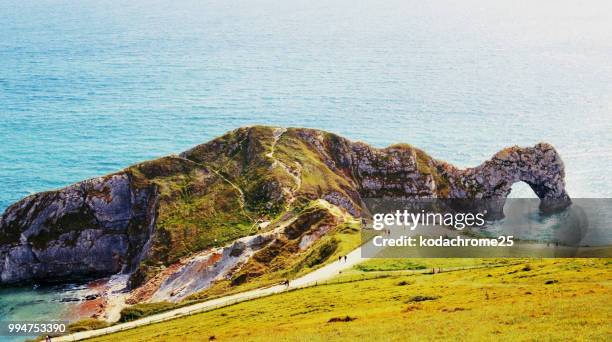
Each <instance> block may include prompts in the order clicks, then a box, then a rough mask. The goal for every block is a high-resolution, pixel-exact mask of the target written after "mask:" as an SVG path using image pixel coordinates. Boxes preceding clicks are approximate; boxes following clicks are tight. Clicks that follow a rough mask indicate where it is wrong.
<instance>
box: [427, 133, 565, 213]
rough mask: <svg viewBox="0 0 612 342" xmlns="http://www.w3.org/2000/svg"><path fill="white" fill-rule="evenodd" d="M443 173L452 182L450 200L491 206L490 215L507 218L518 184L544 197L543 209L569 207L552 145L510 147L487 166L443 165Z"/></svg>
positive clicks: (562, 177) (561, 174) (562, 176)
mask: <svg viewBox="0 0 612 342" xmlns="http://www.w3.org/2000/svg"><path fill="white" fill-rule="evenodd" d="M438 168H439V170H441V174H442V175H443V177H444V178H446V179H447V180H448V183H449V192H448V198H467V199H475V200H478V201H475V203H483V204H485V205H487V209H488V211H489V214H490V215H489V216H490V217H493V218H500V217H503V206H504V203H505V199H506V197H508V195H509V194H510V190H511V187H512V185H513V184H514V183H517V182H525V183H527V184H528V185H529V186H530V187H531V189H532V190H533V192H534V193H535V194H536V195H537V196H538V197H539V198H540V209H541V210H542V211H544V212H554V211H557V210H560V209H563V208H565V207H567V206H568V205H569V204H570V202H571V201H570V198H569V196H568V194H567V192H566V191H565V170H564V166H563V161H562V160H561V157H560V156H559V154H558V153H557V151H556V150H555V149H554V147H552V146H551V145H550V144H546V143H539V144H537V145H535V146H534V147H518V146H514V147H510V148H506V149H504V150H502V151H500V152H498V153H496V154H495V155H494V156H493V157H492V158H491V159H490V160H488V161H486V162H484V163H483V164H481V165H479V166H477V167H475V168H469V169H465V170H458V169H457V168H455V167H453V166H450V165H449V164H447V163H440V164H439V165H438Z"/></svg>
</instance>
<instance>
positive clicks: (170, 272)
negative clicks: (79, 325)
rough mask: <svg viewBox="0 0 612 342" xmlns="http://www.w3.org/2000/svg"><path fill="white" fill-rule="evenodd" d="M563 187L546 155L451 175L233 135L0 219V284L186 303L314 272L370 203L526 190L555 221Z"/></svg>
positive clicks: (552, 158) (297, 141) (340, 146)
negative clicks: (71, 286)
mask: <svg viewBox="0 0 612 342" xmlns="http://www.w3.org/2000/svg"><path fill="white" fill-rule="evenodd" d="M564 176H565V175H564V167H563V162H562V160H561V158H560V156H559V155H558V153H557V152H556V151H555V149H554V148H553V147H552V146H551V145H549V144H546V143H539V144H537V145H535V146H533V147H517V146H515V147H509V148H506V149H504V150H502V151H500V152H498V153H496V154H495V155H494V156H492V157H491V158H490V159H489V160H487V161H485V162H484V163H482V164H481V165H479V166H477V167H473V168H468V169H459V168H456V167H454V166H452V165H450V164H448V163H446V162H443V161H440V160H436V159H434V158H432V157H430V156H429V155H428V154H426V153H425V152H424V151H422V150H420V149H418V148H415V147H412V146H410V145H407V144H398V145H393V146H389V147H387V148H382V149H379V148H374V147H371V146H369V145H367V144H364V143H361V142H353V141H350V140H348V139H345V138H342V137H340V136H337V135H335V134H331V133H328V132H324V131H320V130H314V129H302V128H287V129H284V128H275V127H263V126H257V127H246V128H239V129H236V130H234V131H232V132H229V133H227V134H225V135H223V136H221V137H219V138H217V139H214V140H212V141H210V142H208V143H205V144H202V145H199V146H196V147H194V148H192V149H190V150H188V151H185V152H183V153H181V154H179V155H172V156H167V157H163V158H160V159H156V160H152V161H147V162H143V163H140V164H137V165H134V166H131V167H128V168H126V169H124V170H122V171H119V172H117V173H114V174H111V175H107V176H104V177H100V178H94V179H90V180H87V181H83V182H80V183H77V184H74V185H71V186H68V187H66V188H64V189H60V190H56V191H49V192H44V193H39V194H35V195H32V196H29V197H26V198H24V199H23V200H21V201H19V202H17V203H15V204H13V205H12V206H10V207H9V208H8V209H7V210H6V211H5V212H4V214H3V215H2V218H1V220H0V284H20V283H22V284H23V283H34V282H43V281H44V282H49V281H53V282H63V281H67V280H70V279H79V278H89V279H91V278H102V277H109V276H112V275H116V274H123V275H125V277H124V278H125V279H126V282H127V283H126V284H125V286H126V287H127V290H129V291H130V292H129V298H128V299H127V301H128V303H138V302H143V301H162V300H170V301H180V300H183V299H185V298H188V297H189V296H193V295H194V294H197V293H199V292H201V291H204V290H206V289H209V288H211V287H213V286H214V285H215V284H218V283H223V284H225V286H227V287H232V286H240V285H242V284H245V283H248V282H249V281H253V280H254V279H260V278H265V279H268V280H273V279H280V278H281V277H288V276H290V275H291V274H292V273H299V272H302V271H303V270H305V269H309V268H312V267H316V265H317V264H319V263H321V262H323V261H325V260H326V259H327V258H329V257H330V256H331V255H333V254H334V252H335V251H336V250H337V248H339V247H338V246H339V243H340V242H339V238H338V235H337V234H349V233H355V232H357V231H359V224H360V220H359V216H360V215H361V213H362V211H363V201H362V200H363V199H364V198H385V197H390V198H460V199H497V200H498V202H499V207H498V208H497V209H496V210H502V209H503V202H504V200H505V198H506V197H507V196H508V194H509V193H510V190H511V186H512V185H513V184H514V183H516V182H520V181H522V182H525V183H527V184H528V185H529V186H530V187H531V188H532V189H533V191H534V192H535V194H536V195H537V196H538V197H539V198H540V199H541V209H542V210H545V211H550V210H557V209H560V208H562V207H564V206H566V205H568V204H569V202H570V200H569V196H568V195H567V193H566V191H565V184H564ZM270 274H274V275H276V278H274V277H273V276H270Z"/></svg>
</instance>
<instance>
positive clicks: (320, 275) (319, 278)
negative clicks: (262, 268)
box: [53, 247, 367, 341]
mask: <svg viewBox="0 0 612 342" xmlns="http://www.w3.org/2000/svg"><path fill="white" fill-rule="evenodd" d="M364 260H367V258H362V257H361V247H359V248H357V249H355V250H354V251H352V252H351V253H349V254H347V256H346V261H345V260H344V258H342V260H341V261H338V260H336V261H334V262H332V263H331V264H328V265H326V266H323V267H321V268H319V269H318V270H316V271H313V272H311V273H308V274H306V275H304V276H303V277H300V278H297V279H294V280H291V281H290V282H289V286H286V285H275V286H271V287H266V288H261V289H256V290H251V291H246V292H241V293H237V294H233V295H229V296H225V297H221V298H217V299H211V300H208V301H205V302H201V303H197V304H193V305H189V306H185V307H182V308H178V309H174V310H170V311H166V312H163V313H160V314H156V315H152V316H148V317H145V318H142V319H138V320H135V321H131V322H127V323H120V324H116V325H113V326H110V327H107V328H103V329H98V330H90V331H82V332H78V333H74V334H70V335H65V336H61V337H56V338H54V339H53V341H78V340H82V339H86V338H92V337H96V336H101V335H106V334H110V333H114V332H119V331H123V330H128V329H132V328H136V327H139V326H143V325H148V324H152V323H157V322H163V321H167V320H170V319H174V318H177V317H181V316H186V315H190V314H194V313H199V312H204V311H209V310H212V309H216V308H220V307H223V306H227V305H231V304H235V303H239V302H243V301H246V300H250V299H255V298H260V297H264V296H268V295H271V294H276V293H281V292H285V291H288V290H291V289H296V288H302V287H309V286H314V285H317V284H318V283H323V282H325V281H327V280H329V279H331V278H333V277H335V276H337V275H339V274H340V273H341V272H342V271H343V270H347V269H350V268H351V267H353V266H355V265H357V264H359V263H361V262H363V261H364Z"/></svg>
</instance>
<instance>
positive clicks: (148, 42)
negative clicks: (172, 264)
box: [0, 0, 612, 320]
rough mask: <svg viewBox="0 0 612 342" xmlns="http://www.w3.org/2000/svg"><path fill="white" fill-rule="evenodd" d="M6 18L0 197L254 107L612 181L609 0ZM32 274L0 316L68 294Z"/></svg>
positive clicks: (14, 13) (224, 6) (362, 2)
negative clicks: (533, 153)
mask: <svg viewBox="0 0 612 342" xmlns="http://www.w3.org/2000/svg"><path fill="white" fill-rule="evenodd" d="M0 23H1V24H0V189H1V191H0V212H1V211H3V210H4V209H5V208H6V207H8V206H9V205H10V204H11V203H13V202H15V201H17V200H19V199H20V198H22V197H24V196H27V195H29V194H33V193H36V192H39V191H44V190H50V189H56V188H60V187H63V186H66V185H68V184H71V183H74V182H77V181H79V180H82V179H86V178H90V177H94V176H99V175H104V174H107V173H109V172H113V171H116V170H119V169H122V168H124V167H126V166H128V165H131V164H134V163H137V162H140V161H143V160H147V159H151V158H156V157H160V156H164V155H168V154H171V153H178V152H181V151H183V150H186V149H188V148H190V147H192V146H194V145H196V144H200V143H203V142H206V141H208V140H210V139H212V138H214V137H217V136H219V135H221V134H223V133H224V132H226V131H229V130H232V129H234V128H237V127H241V126H247V125H256V124H263V125H275V126H294V127H312V128H319V129H323V130H327V131H330V132H334V133H337V134H340V135H343V136H346V137H348V138H351V139H354V140H360V141H364V142H367V143H369V144H372V145H374V146H378V147H384V146H387V145H389V144H393V143H398V142H406V143H410V144H412V145H415V146H418V147H420V148H422V149H424V150H425V151H427V152H428V153H429V154H431V155H432V156H434V157H435V158H438V159H444V160H447V161H449V162H451V163H453V164H455V165H458V166H460V167H471V166H476V165H478V164H480V163H481V162H483V161H484V160H486V159H487V158H489V157H490V156H491V155H493V154H494V153H495V152H497V151H499V150H500V149H502V148H504V147H507V146H513V145H520V146H530V145H534V144H535V143H537V142H540V141H544V142H549V143H551V144H553V145H554V146H555V147H556V149H557V150H558V151H559V153H560V155H561V156H562V158H563V160H564V163H565V167H566V181H567V190H568V192H569V194H570V196H572V197H582V198H608V197H612V172H609V171H610V170H611V169H612V63H611V62H610V61H611V60H612V59H611V56H612V3H610V2H608V1H597V0H594V1H589V2H588V3H584V2H581V1H567V0H541V1H526V0H498V1H487V0H463V1H451V0H432V1H416V0H389V1H374V0H350V1H349V0H331V1H306V0H289V1H268V0H248V1H247V0H244V1H243V0H222V1H221V0H218V1H207V0H203V1H195V0H183V1H161V0H147V1H144V0H132V1H119V0H108V1H94V0H81V1H74V0H71V1H68V0H0ZM512 195H513V196H521V197H533V193H532V191H531V190H530V189H529V188H528V187H527V186H526V185H525V184H517V185H516V186H515V187H514V188H513V193H512ZM24 291H26V290H24V289H23V288H21V289H15V290H14V291H13V292H12V293H14V294H11V291H8V290H2V292H0V308H5V307H8V306H12V307H13V309H12V311H7V310H2V311H0V320H6V319H10V318H11V317H22V315H21V314H18V313H19V312H30V311H32V310H33V309H32V308H33V307H32V305H38V306H37V308H39V310H42V311H44V312H46V315H47V316H49V317H51V316H54V315H60V312H61V311H62V310H64V307H63V304H61V305H60V304H59V303H61V302H58V301H53V300H49V301H45V302H44V305H42V306H41V303H40V302H37V303H34V304H32V301H38V300H39V299H42V300H44V299H45V298H50V297H53V296H52V295H49V293H47V292H45V291H48V290H47V289H40V288H36V289H34V288H30V289H28V290H27V291H30V293H31V294H30V295H24V293H25V292H24ZM41 291H42V292H41ZM43 292H44V293H43ZM15 298H22V299H21V300H20V299H15ZM34 311H35V310H34ZM49 312H55V314H51V313H49Z"/></svg>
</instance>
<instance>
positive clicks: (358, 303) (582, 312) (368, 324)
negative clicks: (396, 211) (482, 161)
mask: <svg viewBox="0 0 612 342" xmlns="http://www.w3.org/2000/svg"><path fill="white" fill-rule="evenodd" d="M504 262H505V263H504ZM478 264H480V265H483V266H484V267H483V268H471V269H470V268H469V267H474V266H478ZM415 265H422V266H424V267H426V268H427V269H428V268H431V267H437V268H442V271H443V272H442V273H437V274H427V273H417V272H427V270H425V269H420V268H421V267H416V269H417V271H393V270H397V269H415ZM464 267H468V268H466V269H462V268H464ZM363 269H367V271H363ZM419 269H420V270H419ZM445 269H447V270H448V271H447V272H444V270H445ZM452 269H454V270H453V271H451V270H452ZM611 270H612V261H611V260H610V259H544V260H540V259H531V260H529V259H518V260H517V259H505V260H504V259H497V260H495V259H412V260H397V259H380V260H371V261H368V262H366V263H365V265H362V266H358V267H356V269H354V270H352V271H350V272H345V273H343V274H342V275H341V276H340V277H339V278H338V279H336V280H335V283H331V284H327V285H319V286H316V287H311V288H306V289H301V290H295V291H290V292H287V293H283V294H279V295H274V296H270V297H266V298H260V299H256V300H252V301H248V302H243V303H240V304H236V305H232V306H228V307H225V308H221V309H217V310H213V311H209V312H205V313H201V314H196V315H192V316H188V317H183V318H178V319H175V320H172V321H168V322H163V323H158V324H153V325H149V326H143V327H141V328H138V329H133V330H128V331H124V332H121V333H117V334H113V335H107V336H104V337H101V338H97V339H95V340H96V341H203V340H209V339H210V340H219V341H270V340H274V341H285V340H286V341H329V340H346V341H370V340H372V341H405V340H415V341H416V340H419V341H420V340H431V339H453V340H462V341H471V340H491V341H493V340H495V341H497V340H504V341H510V340H512V341H516V340H519V341H541V340H542V341H550V340H578V341H592V340H599V341H604V340H610V338H612V325H611V324H610V322H612V306H611V305H610V303H612V271H611Z"/></svg>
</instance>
